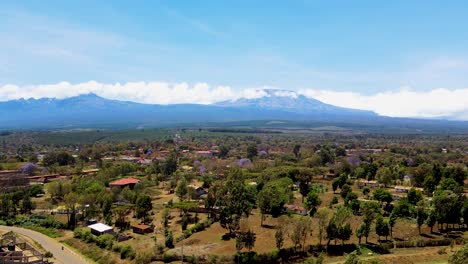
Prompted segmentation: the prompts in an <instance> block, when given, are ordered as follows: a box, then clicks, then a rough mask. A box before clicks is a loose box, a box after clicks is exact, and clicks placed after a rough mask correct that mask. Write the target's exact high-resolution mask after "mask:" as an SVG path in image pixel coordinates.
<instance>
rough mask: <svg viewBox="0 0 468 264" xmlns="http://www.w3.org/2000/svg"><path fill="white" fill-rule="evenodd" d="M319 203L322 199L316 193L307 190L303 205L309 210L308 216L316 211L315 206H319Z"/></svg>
mask: <svg viewBox="0 0 468 264" xmlns="http://www.w3.org/2000/svg"><path fill="white" fill-rule="evenodd" d="M321 203H322V200H320V197H319V195H318V194H317V193H315V192H309V194H307V198H306V201H305V203H304V205H305V207H306V208H307V210H310V216H314V214H315V212H316V211H317V206H319V205H320V204H321Z"/></svg>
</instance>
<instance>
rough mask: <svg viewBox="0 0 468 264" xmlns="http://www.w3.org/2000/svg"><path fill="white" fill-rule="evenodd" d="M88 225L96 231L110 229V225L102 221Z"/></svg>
mask: <svg viewBox="0 0 468 264" xmlns="http://www.w3.org/2000/svg"><path fill="white" fill-rule="evenodd" d="M88 227H89V228H91V229H94V230H96V231H98V232H106V231H109V230H112V227H111V226H108V225H105V224H103V223H97V224H93V225H90V226H88Z"/></svg>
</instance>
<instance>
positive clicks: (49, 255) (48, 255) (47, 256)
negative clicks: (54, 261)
mask: <svg viewBox="0 0 468 264" xmlns="http://www.w3.org/2000/svg"><path fill="white" fill-rule="evenodd" d="M44 257H46V258H53V257H54V254H52V252H50V251H47V252H46V253H45V254H44Z"/></svg>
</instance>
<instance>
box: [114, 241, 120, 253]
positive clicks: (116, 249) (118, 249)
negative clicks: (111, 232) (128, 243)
mask: <svg viewBox="0 0 468 264" xmlns="http://www.w3.org/2000/svg"><path fill="white" fill-rule="evenodd" d="M120 250H122V246H121V245H119V244H117V243H116V244H114V245H112V251H114V252H119V253H120Z"/></svg>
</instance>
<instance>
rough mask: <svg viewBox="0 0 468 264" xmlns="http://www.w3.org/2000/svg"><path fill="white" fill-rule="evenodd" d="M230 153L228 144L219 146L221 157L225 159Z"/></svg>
mask: <svg viewBox="0 0 468 264" xmlns="http://www.w3.org/2000/svg"><path fill="white" fill-rule="evenodd" d="M228 154H229V148H228V147H227V146H226V145H222V146H220V147H219V157H220V158H221V159H225V158H226V157H227V156H228Z"/></svg>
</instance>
